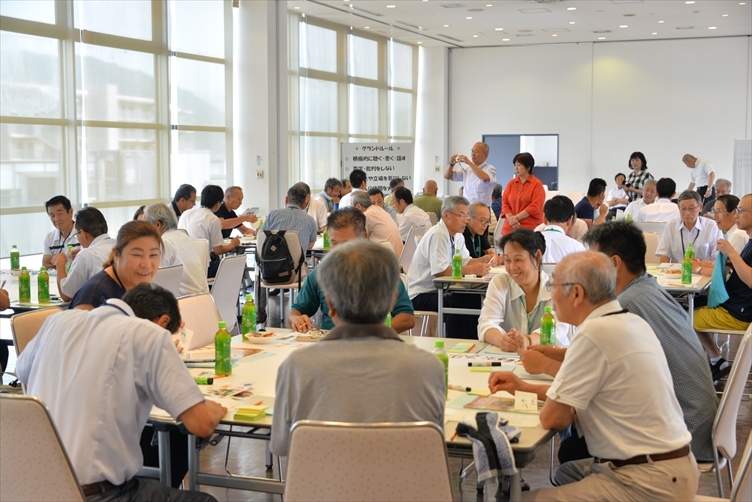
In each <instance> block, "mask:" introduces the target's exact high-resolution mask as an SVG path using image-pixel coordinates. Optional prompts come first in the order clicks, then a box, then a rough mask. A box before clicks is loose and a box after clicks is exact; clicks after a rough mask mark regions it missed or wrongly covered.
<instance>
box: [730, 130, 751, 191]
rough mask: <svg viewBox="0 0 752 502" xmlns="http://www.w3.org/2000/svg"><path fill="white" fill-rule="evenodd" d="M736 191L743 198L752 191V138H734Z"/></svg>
mask: <svg viewBox="0 0 752 502" xmlns="http://www.w3.org/2000/svg"><path fill="white" fill-rule="evenodd" d="M732 188H733V190H734V193H735V194H736V195H737V196H738V197H739V198H740V199H741V198H742V197H743V196H744V195H747V194H748V193H752V140H751V139H737V140H734V181H733V183H732Z"/></svg>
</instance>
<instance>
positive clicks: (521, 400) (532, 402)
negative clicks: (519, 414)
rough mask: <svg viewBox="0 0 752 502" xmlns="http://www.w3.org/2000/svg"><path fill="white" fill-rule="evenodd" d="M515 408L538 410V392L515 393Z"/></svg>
mask: <svg viewBox="0 0 752 502" xmlns="http://www.w3.org/2000/svg"><path fill="white" fill-rule="evenodd" d="M514 409H515V410H524V411H538V394H536V393H534V392H521V391H519V390H518V391H516V392H515V393H514Z"/></svg>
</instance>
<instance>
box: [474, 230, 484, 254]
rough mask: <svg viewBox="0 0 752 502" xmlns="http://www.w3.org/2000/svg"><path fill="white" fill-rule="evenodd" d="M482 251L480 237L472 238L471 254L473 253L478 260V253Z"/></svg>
mask: <svg viewBox="0 0 752 502" xmlns="http://www.w3.org/2000/svg"><path fill="white" fill-rule="evenodd" d="M476 237H477V238H478V247H475V239H476ZM482 251H483V243H482V242H481V236H480V235H476V236H475V237H473V252H474V253H475V257H476V258H480V257H481V255H480V253H481V252H482Z"/></svg>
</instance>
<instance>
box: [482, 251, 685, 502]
mask: <svg viewBox="0 0 752 502" xmlns="http://www.w3.org/2000/svg"><path fill="white" fill-rule="evenodd" d="M547 287H548V288H549V289H551V299H552V301H553V304H554V310H555V311H556V314H557V316H558V318H559V320H560V321H562V322H566V323H569V324H572V325H575V326H578V329H577V335H576V336H575V337H574V338H573V339H572V343H571V345H570V346H569V349H568V350H567V352H566V357H565V358H564V361H563V363H562V365H561V368H560V369H559V371H558V373H557V374H556V377H555V378H554V381H553V383H552V384H551V385H550V386H548V385H534V384H530V383H527V382H523V381H522V380H521V379H520V378H519V377H517V376H516V375H514V374H513V373H511V372H500V373H492V374H491V377H490V379H489V387H490V389H491V390H492V391H493V392H498V391H500V390H504V391H508V392H511V393H515V392H516V391H517V390H520V391H524V392H534V393H536V394H537V395H538V399H545V401H546V403H545V405H544V406H543V409H542V410H541V414H540V422H541V425H542V426H543V427H544V428H546V429H564V428H567V427H569V426H570V425H572V423H573V422H574V421H575V419H576V421H577V430H578V431H579V432H580V433H582V434H584V436H585V441H586V442H587V447H588V450H589V452H590V454H591V455H593V456H594V458H589V459H586V460H581V461H574V462H568V463H565V464H563V465H562V466H561V467H560V468H559V471H558V472H557V473H556V481H557V482H558V483H559V485H560V486H558V487H556V488H548V489H540V490H534V491H531V492H528V493H525V494H523V499H524V500H692V498H693V497H694V496H695V493H696V492H697V484H698V480H699V471H698V470H697V463H696V462H695V458H694V455H692V452H691V450H690V446H689V443H690V440H691V439H692V437H691V435H690V433H689V431H688V430H687V426H686V425H685V423H684V420H683V416H682V410H681V407H680V406H679V402H678V401H677V399H676V396H675V395H674V390H673V383H672V378H671V373H670V371H669V368H668V364H667V363H666V356H665V355H664V353H663V350H662V348H661V344H660V343H659V341H658V338H656V336H655V333H653V330H652V329H651V327H650V325H649V324H648V323H647V322H645V320H643V319H642V318H640V317H638V316H636V315H635V314H630V313H627V312H625V311H624V310H623V309H622V306H621V305H620V304H619V302H618V301H617V300H616V270H615V269H614V266H613V264H612V263H611V261H610V260H609V259H608V257H606V256H605V255H603V254H601V253H595V252H585V253H577V254H573V255H569V256H567V257H566V258H564V259H563V260H562V261H561V262H559V264H558V265H557V266H556V269H555V270H554V274H553V279H552V280H551V281H550V282H549V283H548V285H547Z"/></svg>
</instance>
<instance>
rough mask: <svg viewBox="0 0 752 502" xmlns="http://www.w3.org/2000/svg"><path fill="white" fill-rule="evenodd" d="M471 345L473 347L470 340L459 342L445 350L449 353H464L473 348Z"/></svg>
mask: <svg viewBox="0 0 752 502" xmlns="http://www.w3.org/2000/svg"><path fill="white" fill-rule="evenodd" d="M473 347H475V344H474V343H472V342H459V343H457V344H455V345H454V347H452V348H451V349H449V350H447V352H449V353H450V354H464V353H466V352H470V351H471V350H473Z"/></svg>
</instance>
